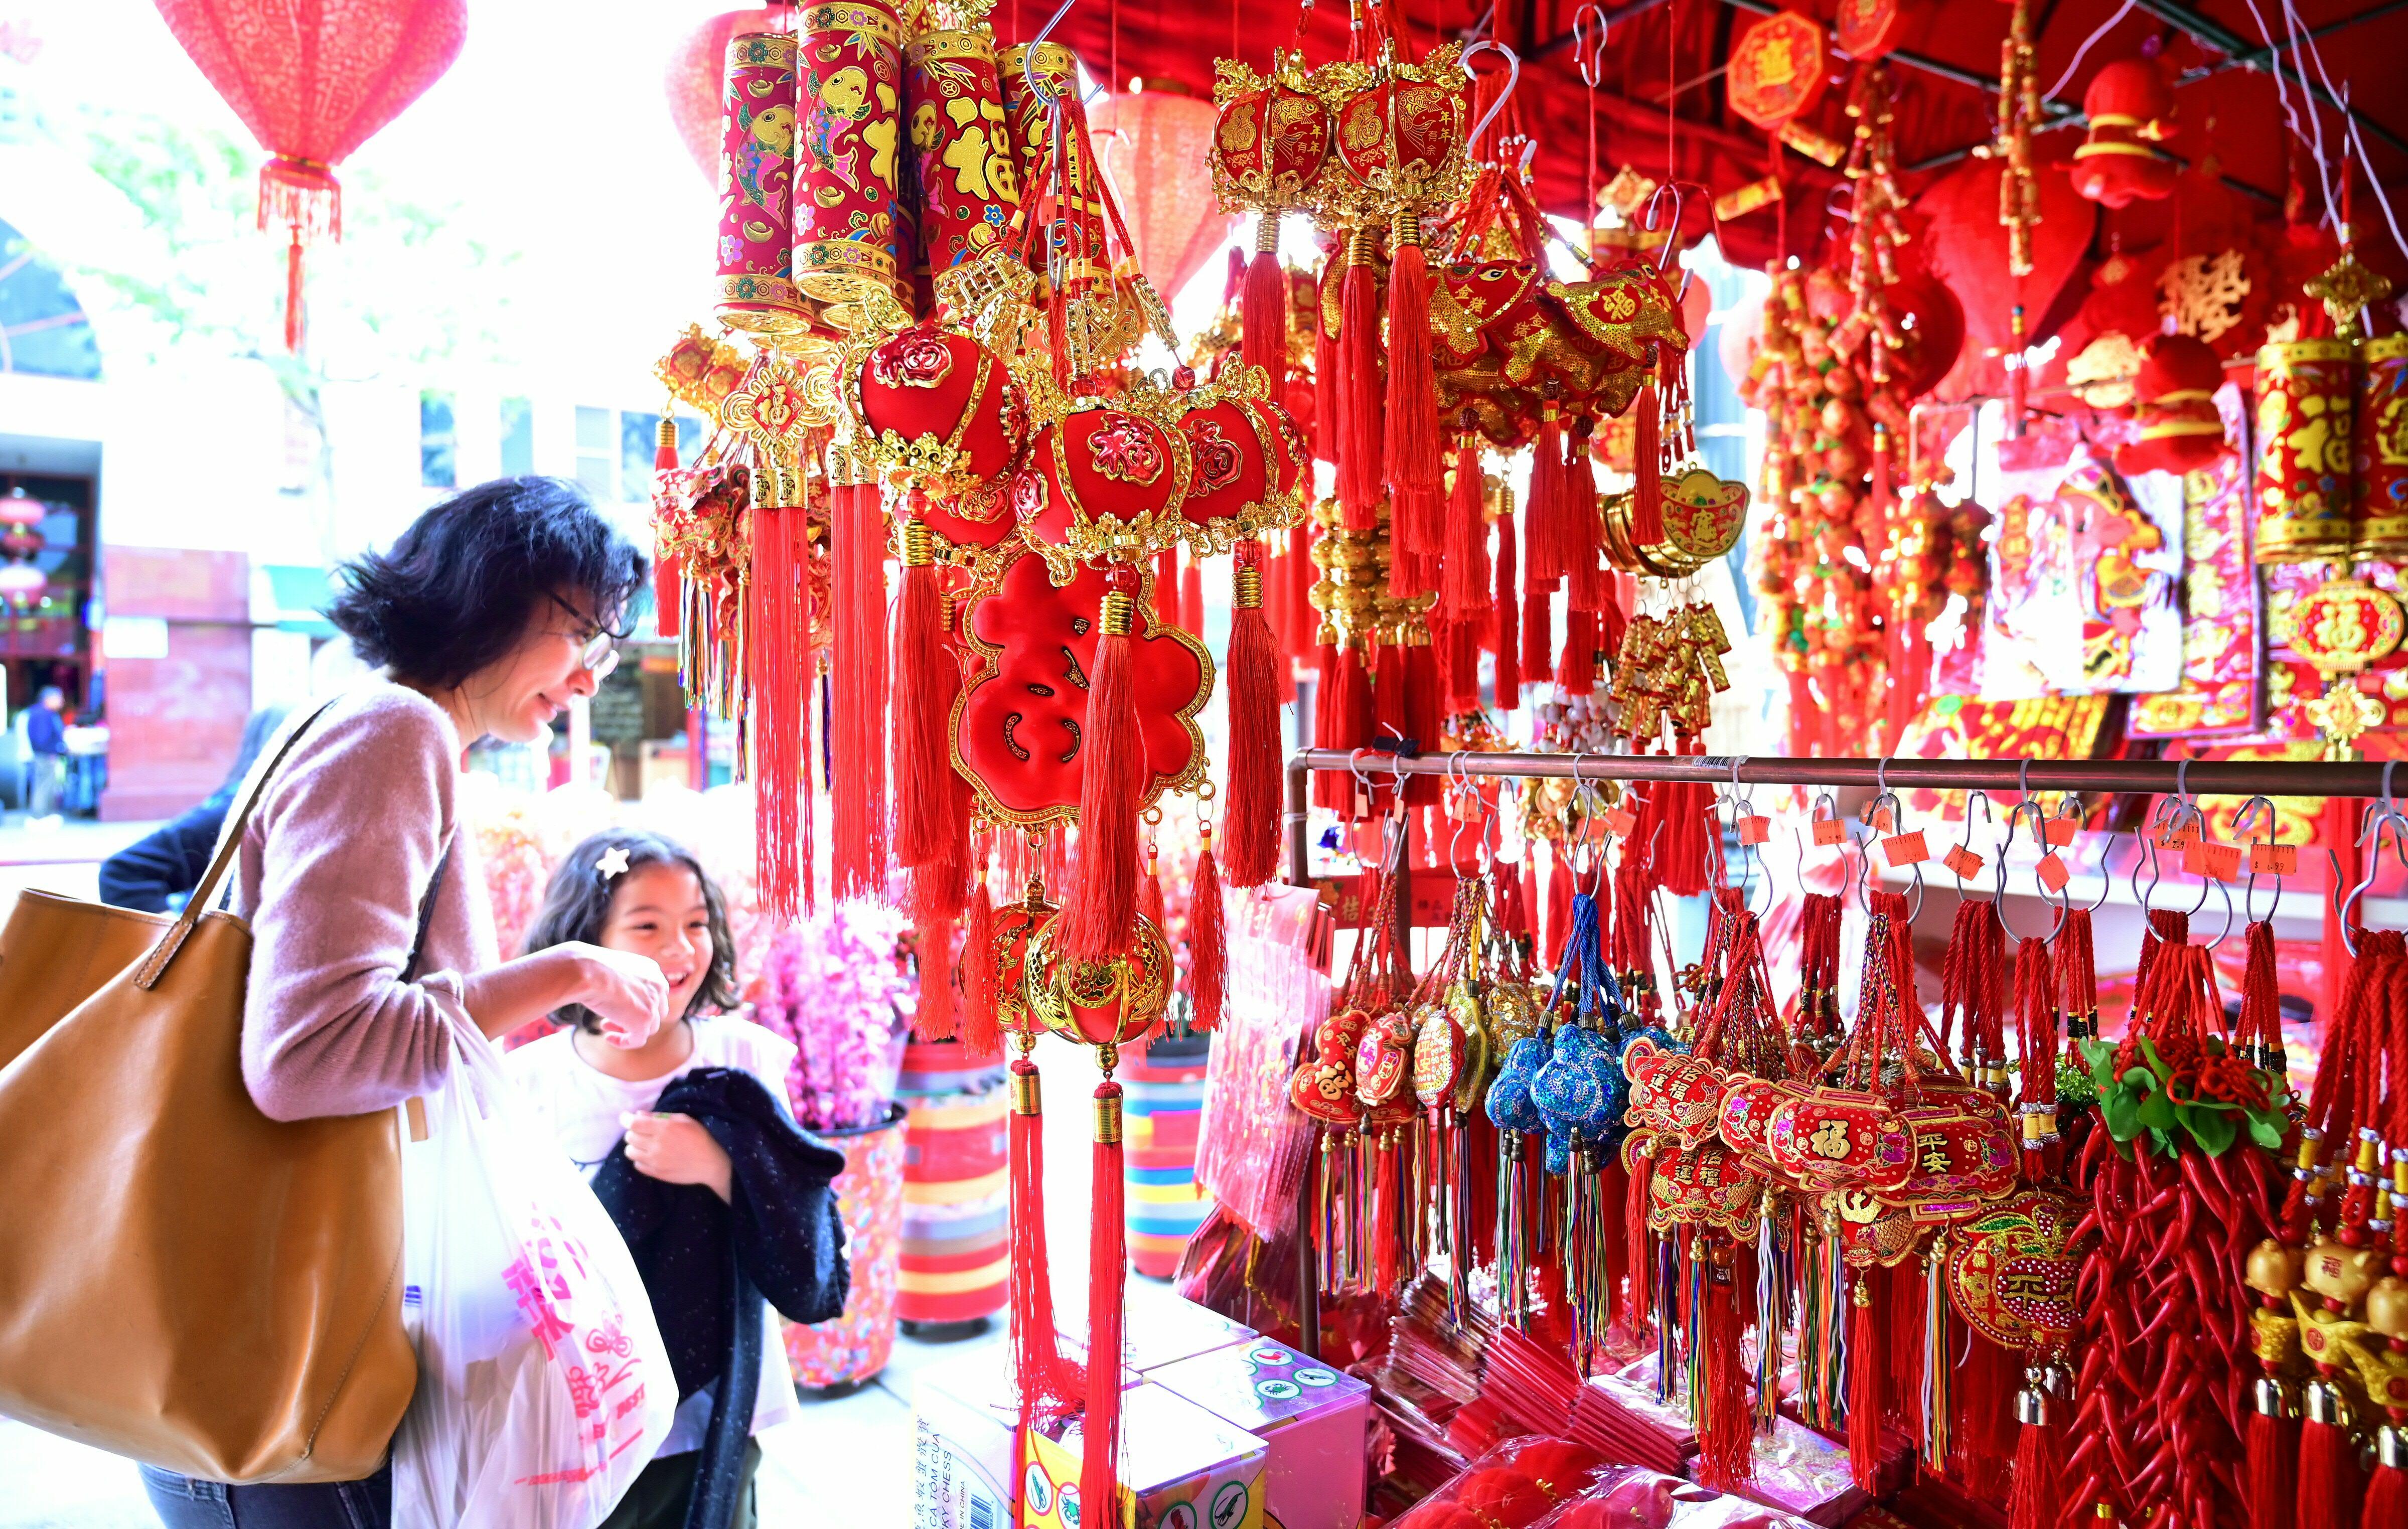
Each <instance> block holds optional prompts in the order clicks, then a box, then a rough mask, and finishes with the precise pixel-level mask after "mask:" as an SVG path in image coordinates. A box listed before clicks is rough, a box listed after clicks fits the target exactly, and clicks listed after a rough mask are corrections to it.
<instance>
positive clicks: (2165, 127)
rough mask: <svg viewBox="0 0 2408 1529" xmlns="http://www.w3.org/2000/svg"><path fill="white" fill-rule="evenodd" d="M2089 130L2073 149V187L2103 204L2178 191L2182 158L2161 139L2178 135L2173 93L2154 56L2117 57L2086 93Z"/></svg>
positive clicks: (2093, 78) (2153, 198) (2093, 79)
mask: <svg viewBox="0 0 2408 1529" xmlns="http://www.w3.org/2000/svg"><path fill="white" fill-rule="evenodd" d="M2082 112H2083V117H2084V119H2085V121H2087V122H2088V123H2089V127H2090V131H2089V136H2088V137H2086V138H2085V140H2084V142H2083V144H2082V147H2080V148H2079V149H2076V150H2074V151H2073V163H2072V164H2071V165H2069V166H2068V168H2069V169H2071V171H2072V172H2073V187H2074V190H2076V191H2078V192H2080V193H2082V194H2083V195H2084V196H2085V197H2087V198H2088V199H2089V200H2091V201H2093V202H2097V203H2099V204H2100V205H2101V206H2102V207H2130V206H2131V205H2132V204H2133V203H2134V202H2140V201H2150V202H2161V201H2163V200H2165V199H2166V198H2167V197H2169V196H2171V195H2172V194H2173V193H2174V181H2175V179H2176V178H2177V177H2178V176H2179V175H2180V174H2181V172H2182V162H2181V161H2179V160H2177V159H2175V158H2174V156H2173V155H2172V154H2171V153H2169V152H2167V151H2166V150H2164V149H2163V148H2161V147H2159V145H2161V144H2163V143H2164V142H2165V141H2166V140H2167V139H2168V138H2170V137H2171V136H2173V132H2174V126H2173V115H2174V93H2173V84H2172V81H2171V80H2170V79H2168V78H2167V71H2166V66H2165V65H2164V64H2160V63H2159V62H2158V61H2157V59H2155V58H2127V59H2117V60H2116V61H2114V63H2112V64H2107V65H2106V66H2105V67H2103V68H2101V69H2100V71H2099V72H2098V73H2097V74H2095V75H2093V76H2091V77H2090V84H2089V86H2088V88H2086V89H2085V90H2084V91H2083V93H2082Z"/></svg>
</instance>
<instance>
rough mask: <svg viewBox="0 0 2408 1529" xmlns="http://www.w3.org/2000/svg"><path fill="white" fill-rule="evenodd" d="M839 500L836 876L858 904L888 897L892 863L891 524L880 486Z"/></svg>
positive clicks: (832, 797) (831, 861) (832, 800)
mask: <svg viewBox="0 0 2408 1529" xmlns="http://www.w3.org/2000/svg"><path fill="white" fill-rule="evenodd" d="M832 497H833V501H834V508H833V511H832V514H831V526H830V529H831V531H832V534H833V535H832V540H833V546H832V548H831V552H832V559H833V562H832V566H831V569H830V572H829V595H828V598H829V605H830V607H831V609H830V612H829V615H830V622H829V624H830V626H831V627H832V629H833V632H834V639H835V649H834V651H833V653H832V655H831V664H832V667H833V674H834V680H835V684H834V690H835V705H834V706H833V707H831V711H832V718H831V723H830V726H831V730H832V733H833V736H831V737H830V738H829V740H828V742H829V745H830V751H831V756H832V764H833V767H834V768H833V773H834V779H833V781H832V782H831V784H830V786H829V792H828V827H829V836H830V843H829V847H828V871H829V879H830V882H831V884H832V885H833V886H834V888H835V890H836V895H837V896H839V897H858V896H864V895H874V894H876V893H880V892H881V891H882V890H883V885H882V883H883V878H884V865H885V860H886V687H885V676H884V669H885V656H886V640H885V638H886V633H885V626H886V575H885V568H884V559H885V545H884V544H885V536H884V531H883V522H884V520H885V516H884V513H883V511H882V508H881V507H880V505H879V500H878V488H877V485H875V484H870V483H839V484H838V485H837V486H836V488H835V490H834V491H833V494H832Z"/></svg>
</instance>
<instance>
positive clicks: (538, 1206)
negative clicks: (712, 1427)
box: [393, 1003, 678, 1529]
mask: <svg viewBox="0 0 2408 1529" xmlns="http://www.w3.org/2000/svg"><path fill="white" fill-rule="evenodd" d="M446 1008H447V1010H448V1011H449V1012H450V1013H451V1016H452V1070H451V1074H450V1077H449V1078H448V1079H447V1080H446V1081H445V1083H444V1085H443V1086H442V1088H440V1089H439V1090H437V1092H436V1093H432V1094H429V1095H428V1096H427V1097H426V1099H425V1101H424V1109H425V1126H426V1136H425V1139H424V1140H409V1139H407V1136H406V1138H405V1142H404V1145H403V1148H402V1186H403V1187H402V1196H403V1222H402V1268H403V1278H404V1279H405V1281H406V1287H405V1289H404V1292H403V1308H402V1312H403V1318H404V1321H405V1323H406V1324H407V1325H409V1327H410V1329H411V1336H412V1337H413V1339H414V1340H415V1342H416V1344H417V1347H418V1364H419V1373H418V1392H417V1394H416V1395H415V1396H414V1397H412V1398H411V1400H410V1404H409V1412H408V1414H407V1415H406V1416H405V1417H404V1418H403V1419H402V1423H401V1429H400V1431H399V1432H398V1433H397V1434H395V1435H394V1445H393V1522H394V1529H594V1526H595V1525H596V1524H598V1523H600V1522H602V1520H603V1519H604V1518H606V1517H608V1516H609V1512H610V1510H611V1509H612V1508H616V1507H617V1506H618V1504H619V1499H620V1498H621V1497H622V1496H623V1495H624V1494H625V1493H626V1490H627V1488H628V1487H629V1486H630V1485H631V1484H632V1483H633V1482H634V1481H635V1479H636V1476H637V1473H638V1472H639V1471H641V1470H642V1469H643V1468H644V1466H645V1465H648V1464H650V1463H651V1461H652V1451H653V1450H657V1449H658V1448H660V1445H661V1441H662V1440H663V1439H665V1438H667V1436H668V1432H669V1423H670V1421H671V1419H672V1418H673V1416H674V1415H675V1413H676V1411H677V1401H678V1387H677V1379H676V1377H675V1375H674V1374H672V1373H671V1371H670V1368H669V1358H668V1350H667V1349H666V1348H665V1347H664V1346H663V1345H662V1342H661V1334H660V1328H659V1326H658V1324H657V1323H655V1322H653V1320H652V1302H651V1300H650V1298H649V1297H648V1296H647V1295H646V1294H645V1293H644V1283H643V1279H642V1278H641V1277H640V1276H639V1275H638V1273H637V1272H636V1264H635V1260H634V1259H633V1258H631V1257H630V1256H629V1255H628V1252H627V1245H626V1244H625V1243H624V1241H622V1240H621V1239H620V1236H619V1229H618V1228H617V1227H616V1226H614V1225H613V1224H612V1223H611V1221H610V1216H609V1212H608V1211H606V1210H604V1209H603V1208H602V1204H601V1202H600V1201H598V1200H596V1199H595V1197H594V1192H593V1190H592V1189H590V1188H588V1187H587V1186H586V1183H585V1180H584V1179H583V1178H582V1177H581V1175H580V1174H579V1173H578V1171H577V1168H576V1165H574V1164H572V1163H570V1162H569V1160H568V1156H567V1154H566V1152H564V1151H563V1150H561V1148H560V1145H559V1143H558V1141H557V1140H556V1139H555V1138H554V1137H553V1136H552V1133H551V1132H549V1131H547V1130H545V1129H544V1128H543V1127H542V1125H541V1124H540V1123H539V1122H538V1121H537V1120H536V1119H535V1118H534V1117H533V1115H532V1113H531V1112H530V1111H529V1110H528V1108H527V1107H526V1106H525V1105H524V1104H523V1103H522V1102H521V1100H520V1098H519V1095H518V1093H517V1090H516V1089H515V1088H514V1087H513V1086H512V1085H511V1083H510V1081H509V1076H508V1075H507V1074H506V1073H504V1072H503V1070H502V1064H501V1057H500V1055H499V1054H498V1053H497V1052H495V1050H494V1047H493V1043H492V1042H490V1041H488V1040H487V1039H486V1038H485V1037H484V1036H483V1035H482V1034H481V1033H480V1031H479V1030H478V1029H477V1027H476V1025H475V1023H474V1022H471V1021H470V1020H469V1019H468V1017H467V1015H466V1012H465V1011H463V1010H460V1009H459V1008H457V1007H456V1006H452V1005H450V1004H448V1003H447V1005H446ZM409 1134H411V1135H414V1132H413V1133H409Z"/></svg>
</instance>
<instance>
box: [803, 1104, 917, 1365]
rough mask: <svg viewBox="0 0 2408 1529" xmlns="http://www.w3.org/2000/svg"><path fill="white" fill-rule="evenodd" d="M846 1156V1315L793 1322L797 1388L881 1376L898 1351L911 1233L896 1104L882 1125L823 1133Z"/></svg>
mask: <svg viewBox="0 0 2408 1529" xmlns="http://www.w3.org/2000/svg"><path fill="white" fill-rule="evenodd" d="M818 1135H819V1136H820V1139H821V1140H823V1141H825V1142H826V1143H827V1144H828V1145H829V1146H831V1147H834V1148H836V1149H837V1150H839V1151H841V1152H843V1153H844V1172H842V1173H840V1174H839V1175H837V1177H836V1183H835V1186H834V1188H835V1190H836V1196H837V1204H838V1206H839V1208H840V1210H841V1212H842V1214H843V1217H844V1256H845V1262H846V1264H847V1265H850V1266H851V1268H852V1271H853V1281H852V1288H851V1290H849V1291H848V1292H847V1293H846V1294H845V1298H844V1313H843V1315H841V1316H839V1317H837V1318H835V1319H833V1320H832V1321H829V1322H820V1323H818V1324H817V1325H815V1326H810V1327H806V1326H804V1325H803V1324H802V1323H801V1322H787V1323H786V1324H785V1329H786V1359H787V1362H788V1363H789V1364H790V1365H793V1366H794V1371H795V1384H796V1385H798V1386H806V1387H809V1388H810V1389H812V1390H825V1389H827V1388H829V1387H833V1386H850V1385H855V1384H859V1383H861V1382H864V1381H867V1380H869V1379H873V1378H875V1377H876V1376H877V1374H878V1372H879V1371H881V1370H882V1369H884V1368H885V1367H886V1361H887V1360H888V1358H890V1357H891V1356H892V1355H893V1354H894V1352H895V1322H896V1291H895V1281H896V1253H897V1252H898V1251H899V1250H900V1249H901V1243H902V1228H903V1194H902V1190H903V1138H904V1118H903V1111H902V1109H901V1107H899V1106H898V1107H895V1109H894V1110H893V1112H892V1113H891V1114H890V1115H889V1116H888V1118H887V1119H886V1120H885V1121H884V1122H882V1123H881V1124H878V1125H871V1126H865V1127H861V1128H859V1129H855V1130H850V1131H822V1132H820V1133H818Z"/></svg>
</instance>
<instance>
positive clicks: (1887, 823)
mask: <svg viewBox="0 0 2408 1529" xmlns="http://www.w3.org/2000/svg"><path fill="white" fill-rule="evenodd" d="M1873 832H1874V833H1876V834H1894V833H1896V832H1898V819H1897V818H1896V817H1895V816H1894V815H1893V814H1892V813H1891V812H1890V809H1889V808H1887V807H1875V808H1873Z"/></svg>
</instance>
